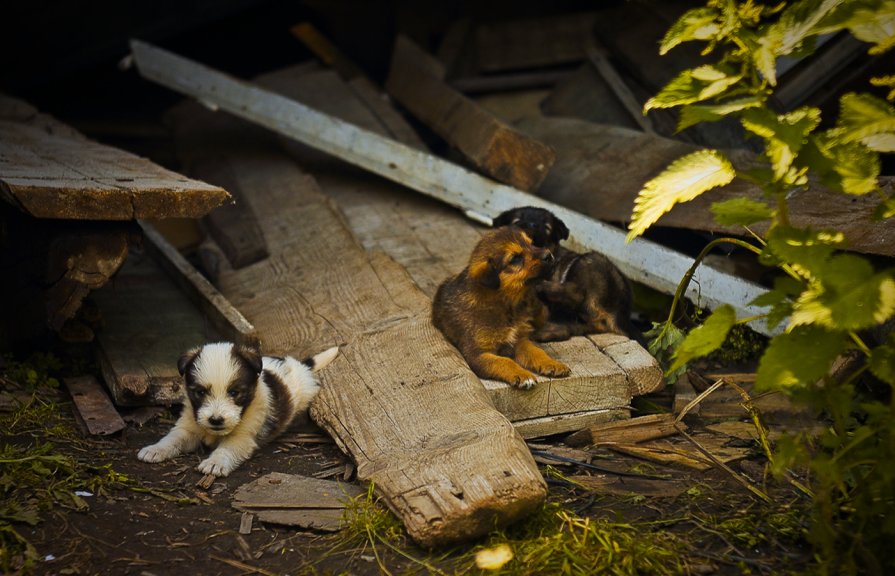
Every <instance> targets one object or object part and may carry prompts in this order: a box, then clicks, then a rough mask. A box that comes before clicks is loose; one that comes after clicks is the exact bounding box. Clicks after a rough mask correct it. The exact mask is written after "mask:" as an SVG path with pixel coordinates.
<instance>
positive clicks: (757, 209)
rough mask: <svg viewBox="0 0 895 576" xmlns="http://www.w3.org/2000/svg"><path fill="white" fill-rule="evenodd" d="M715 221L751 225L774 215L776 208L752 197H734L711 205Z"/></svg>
mask: <svg viewBox="0 0 895 576" xmlns="http://www.w3.org/2000/svg"><path fill="white" fill-rule="evenodd" d="M711 210H712V214H714V216H715V222H717V223H718V224H720V225H722V226H749V225H750V224H754V223H756V222H760V221H762V220H767V219H768V218H771V217H773V215H774V210H773V208H771V207H770V206H768V205H767V204H765V203H764V202H758V201H757V200H752V199H750V198H732V199H730V200H725V201H724V202H715V203H714V204H712V207H711Z"/></svg>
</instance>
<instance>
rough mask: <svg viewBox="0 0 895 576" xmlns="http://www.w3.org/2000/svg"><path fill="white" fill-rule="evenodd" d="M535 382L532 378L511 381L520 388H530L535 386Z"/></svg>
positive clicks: (515, 386)
mask: <svg viewBox="0 0 895 576" xmlns="http://www.w3.org/2000/svg"><path fill="white" fill-rule="evenodd" d="M535 384H537V382H536V381H535V379H534V378H526V379H525V380H522V381H517V382H515V383H513V387H514V388H518V389H520V390H531V389H532V388H534V387H535Z"/></svg>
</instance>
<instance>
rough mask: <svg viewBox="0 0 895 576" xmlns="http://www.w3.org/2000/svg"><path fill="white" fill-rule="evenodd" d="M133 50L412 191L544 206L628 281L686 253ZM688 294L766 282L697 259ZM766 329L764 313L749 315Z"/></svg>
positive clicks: (488, 213)
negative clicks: (631, 236)
mask: <svg viewBox="0 0 895 576" xmlns="http://www.w3.org/2000/svg"><path fill="white" fill-rule="evenodd" d="M131 49H132V51H133V54H134V58H135V62H136V63H137V66H138V68H139V70H140V73H141V74H142V75H143V76H145V77H147V78H149V79H151V80H153V81H155V82H159V83H161V84H163V85H165V86H168V87H169V88H172V89H174V90H178V91H180V92H183V93H185V94H189V95H191V96H194V97H197V98H202V99H204V100H208V101H214V102H216V103H217V105H218V106H220V107H221V108H222V109H224V110H227V111H229V112H231V113H233V114H235V115H237V116H239V117H241V118H246V119H249V120H250V121H252V122H254V123H257V124H259V125H261V126H264V127H267V128H269V129H271V130H275V131H277V132H279V133H281V134H284V135H287V136H289V137H291V138H294V139H296V140H299V141H301V142H303V143H305V144H308V145H310V146H313V147H314V148H317V149H319V150H322V151H325V152H328V153H330V154H333V155H336V156H338V157H340V158H342V159H343V160H345V161H347V162H349V163H351V164H354V165H357V166H360V167H362V168H365V169H367V170H369V171H371V172H373V173H375V174H379V175H381V176H384V177H386V178H389V179H391V180H395V181H397V182H399V183H401V184H403V185H405V186H408V187H410V188H412V189H414V190H417V191H420V192H423V193H424V194H427V195H429V196H432V197H434V198H438V199H440V200H442V201H444V202H447V203H449V204H451V205H454V206H458V207H460V208H462V209H464V210H469V211H473V212H477V213H478V214H481V215H484V216H485V217H494V216H497V215H498V214H500V213H501V212H503V211H505V210H508V209H510V208H514V207H517V206H520V205H526V204H530V205H534V206H540V207H543V208H547V209H548V210H551V211H552V212H553V213H554V214H556V215H557V216H559V217H560V218H561V219H562V220H563V221H564V222H565V223H566V225H567V226H568V228H569V230H570V231H571V235H572V238H571V239H572V240H573V241H574V243H575V244H576V245H577V246H578V247H580V248H584V249H588V250H597V251H599V252H601V253H603V254H605V255H606V256H607V257H609V258H610V259H611V260H612V261H613V262H614V263H615V264H616V265H617V266H618V267H619V269H620V270H621V271H622V273H624V274H625V275H626V276H628V277H629V278H630V279H631V280H634V281H637V282H642V283H644V284H646V285H648V286H650V287H652V288H655V289H657V290H660V291H662V292H665V293H674V291H675V290H676V288H677V285H678V283H679V282H680V279H681V278H682V277H683V276H684V274H685V273H686V271H687V269H688V268H689V267H690V265H691V264H692V259H691V258H689V257H687V256H684V255H682V254H680V253H678V252H675V251H673V250H670V249H668V248H665V247H663V246H660V245H657V244H654V243H652V242H649V241H647V240H643V239H635V240H634V241H633V242H630V243H625V234H624V232H622V231H620V230H618V229H616V228H613V227H612V226H609V225H607V224H603V223H601V222H598V221H596V220H594V219H592V218H589V217H587V216H583V215H582V214H580V213H578V212H575V211H573V210H570V209H568V208H565V207H563V206H560V205H557V204H554V203H552V202H548V201H545V200H541V199H540V198H537V197H534V196H530V195H528V194H525V193H522V192H520V191H519V190H516V189H514V188H510V187H508V186H503V185H500V184H497V183H495V182H493V181H490V180H487V179H485V178H482V177H481V176H478V175H476V174H473V173H471V172H469V171H467V170H464V169H462V168H460V167H458V166H456V165H454V164H451V163H449V162H446V161H444V160H441V159H439V158H435V157H433V156H431V155H428V154H424V153H422V152H419V151H417V150H413V149H411V148H408V147H407V146H404V145H402V144H399V143H397V142H394V141H391V140H389V139H387V138H382V137H380V136H377V135H375V134H372V133H370V132H368V131H366V130H362V129H360V128H357V127H355V126H351V125H349V124H346V123H345V122H342V121H339V120H337V119H335V118H332V117H329V116H327V115H325V114H321V113H319V112H316V111H314V110H312V109H310V108H308V107H307V106H304V105H302V104H299V103H298V102H295V101H292V100H289V99H287V98H284V97H282V96H279V95H276V94H272V93H270V92H268V91H265V90H262V89H260V88H258V87H255V86H252V85H250V84H247V83H245V82H241V81H238V80H235V79H233V78H230V77H228V76H226V75H224V74H221V73H220V72H216V71H214V70H212V69H210V68H207V67H205V66H202V65H200V64H197V63H195V62H192V61H190V60H187V59H185V58H181V57H179V56H176V55H174V54H172V53H170V52H167V51H165V50H161V49H159V48H156V47H154V46H151V45H149V44H146V43H143V42H139V41H133V42H132V44H131ZM694 280H695V281H694V282H691V283H690V286H689V288H688V290H687V292H686V294H685V295H686V296H687V297H689V298H692V299H694V300H696V299H698V300H699V302H700V304H701V305H703V306H706V307H708V308H710V309H714V308H716V307H718V306H720V305H722V304H731V305H732V306H733V307H734V308H735V309H736V310H737V315H738V316H744V317H754V316H759V315H760V314H761V313H762V309H760V308H758V307H756V306H751V305H749V304H748V303H749V302H752V301H753V300H754V299H755V298H757V297H758V296H759V295H761V294H762V293H764V289H763V288H761V287H760V286H757V285H755V284H753V283H750V282H746V281H743V280H741V279H739V278H736V277H734V276H731V275H729V274H726V273H724V272H721V271H719V270H716V269H714V268H712V267H710V266H700V268H699V269H698V270H697V271H696V274H695V275H694ZM750 326H752V327H753V328H755V329H756V330H758V331H759V332H761V333H764V334H772V333H774V331H773V330H770V329H769V328H768V327H767V325H766V323H765V322H764V321H763V320H755V321H753V322H750Z"/></svg>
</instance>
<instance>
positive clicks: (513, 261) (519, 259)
mask: <svg viewBox="0 0 895 576" xmlns="http://www.w3.org/2000/svg"><path fill="white" fill-rule="evenodd" d="M524 261H525V257H524V256H523V255H522V254H516V255H515V256H513V257H512V258H510V266H521V265H522V263H523V262H524Z"/></svg>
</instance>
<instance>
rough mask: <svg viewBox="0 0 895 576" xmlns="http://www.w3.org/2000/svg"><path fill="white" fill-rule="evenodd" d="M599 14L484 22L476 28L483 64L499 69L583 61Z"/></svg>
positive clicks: (489, 69) (479, 56) (516, 68)
mask: <svg viewBox="0 0 895 576" xmlns="http://www.w3.org/2000/svg"><path fill="white" fill-rule="evenodd" d="M596 18H597V15H596V13H594V12H584V13H577V14H560V15H557V16H549V17H542V18H531V19H525V20H511V21H506V22H494V23H488V24H482V25H480V26H478V27H477V28H476V31H475V43H476V48H477V53H478V62H479V67H480V68H481V69H482V70H484V71H486V72H499V71H504V70H518V69H524V68H536V67H540V66H556V65H561V64H570V63H574V62H580V61H581V60H583V59H584V58H585V53H586V52H585V50H586V48H587V44H588V42H589V41H590V39H591V37H592V35H593V28H594V20H595V19H596Z"/></svg>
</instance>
